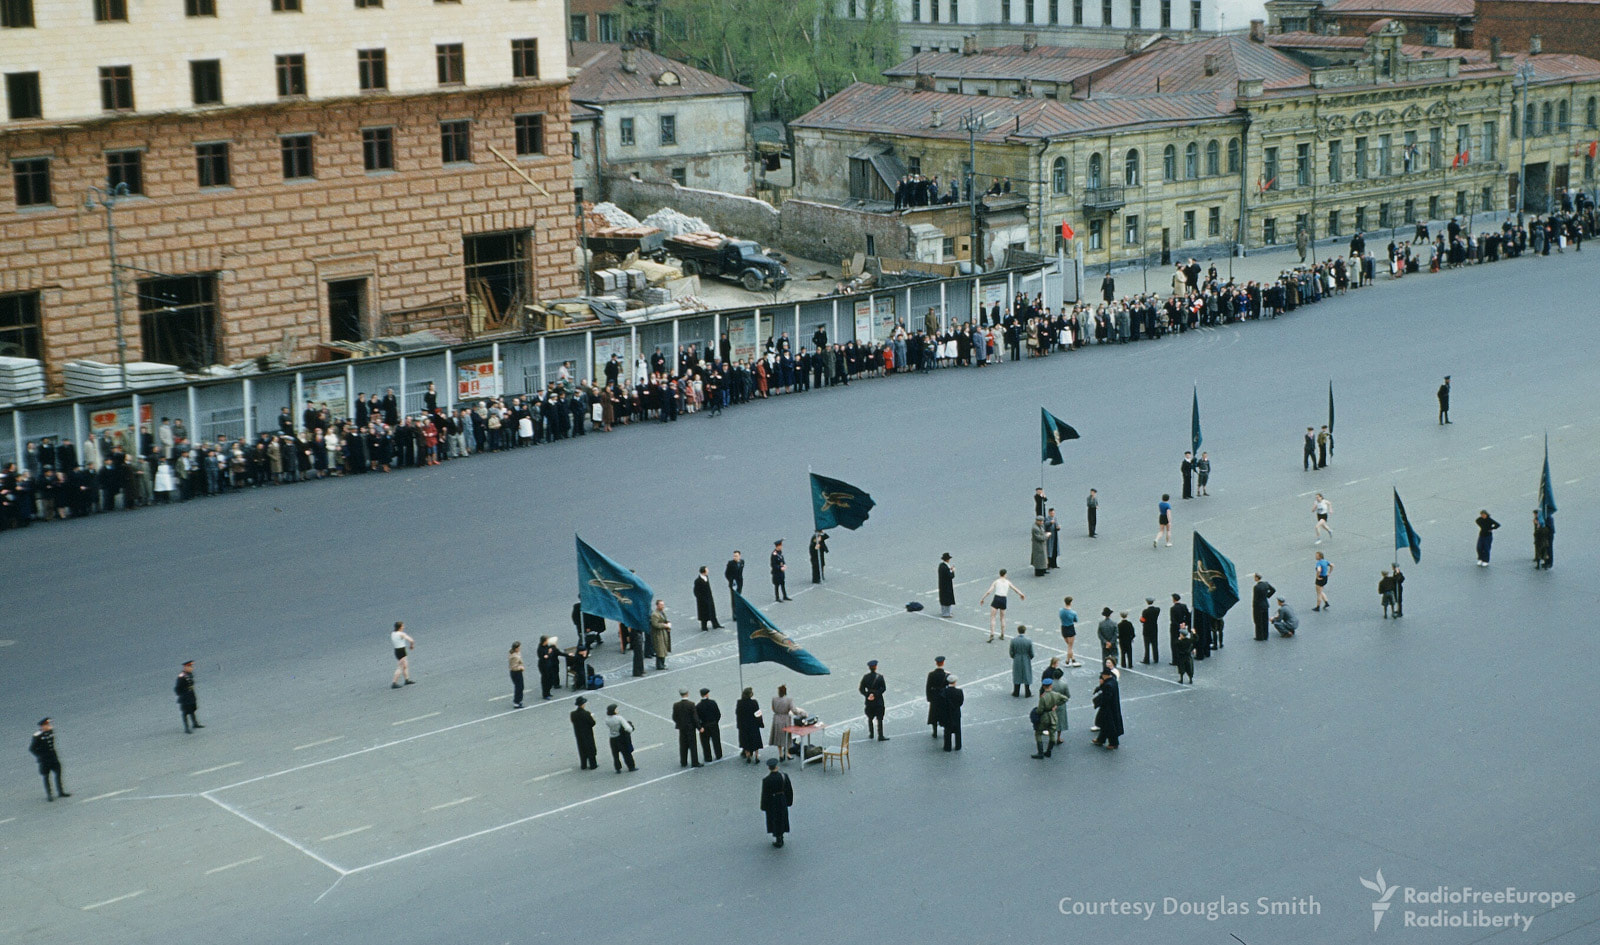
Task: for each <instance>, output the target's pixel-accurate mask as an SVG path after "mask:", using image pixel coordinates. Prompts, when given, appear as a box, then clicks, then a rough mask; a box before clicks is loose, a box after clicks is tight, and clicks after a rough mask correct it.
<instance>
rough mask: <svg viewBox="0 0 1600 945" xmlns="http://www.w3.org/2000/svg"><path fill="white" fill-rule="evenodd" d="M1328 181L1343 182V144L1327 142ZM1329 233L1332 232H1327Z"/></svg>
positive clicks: (1341, 142)
mask: <svg viewBox="0 0 1600 945" xmlns="http://www.w3.org/2000/svg"><path fill="white" fill-rule="evenodd" d="M1328 180H1329V181H1331V182H1333V183H1338V182H1339V181H1341V180H1344V142H1343V141H1329V142H1328ZM1329 232H1330V233H1331V232H1332V231H1329Z"/></svg>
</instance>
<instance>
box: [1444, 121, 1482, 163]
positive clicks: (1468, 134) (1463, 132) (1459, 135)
mask: <svg viewBox="0 0 1600 945" xmlns="http://www.w3.org/2000/svg"><path fill="white" fill-rule="evenodd" d="M1471 154H1472V126H1471V125H1457V126H1456V160H1470V159H1471ZM1462 155H1466V157H1462ZM1482 157H1483V155H1481V154H1480V155H1479V158H1482ZM1451 163H1452V164H1454V163H1456V161H1455V160H1452V161H1451Z"/></svg>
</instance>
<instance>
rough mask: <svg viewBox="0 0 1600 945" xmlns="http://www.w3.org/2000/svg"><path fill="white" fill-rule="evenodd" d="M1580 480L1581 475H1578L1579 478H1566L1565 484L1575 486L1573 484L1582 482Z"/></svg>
mask: <svg viewBox="0 0 1600 945" xmlns="http://www.w3.org/2000/svg"><path fill="white" fill-rule="evenodd" d="M1582 481H1583V478H1582V477H1581V476H1580V477H1579V478H1577V479H1568V480H1567V481H1566V485H1569V486H1575V485H1577V484H1578V483H1580V482H1582Z"/></svg>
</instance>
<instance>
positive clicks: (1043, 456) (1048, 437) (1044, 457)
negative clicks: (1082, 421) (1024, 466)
mask: <svg viewBox="0 0 1600 945" xmlns="http://www.w3.org/2000/svg"><path fill="white" fill-rule="evenodd" d="M1077 438H1078V431H1077V430H1074V429H1072V427H1070V426H1068V425H1067V424H1065V423H1062V422H1061V421H1060V420H1058V419H1056V416H1055V414H1053V413H1051V412H1050V411H1048V410H1046V409H1044V408H1043V407H1040V408H1039V462H1041V463H1043V462H1046V461H1048V462H1049V463H1050V465H1052V466H1060V465H1061V463H1062V459H1061V443H1062V441H1064V440H1076V439H1077Z"/></svg>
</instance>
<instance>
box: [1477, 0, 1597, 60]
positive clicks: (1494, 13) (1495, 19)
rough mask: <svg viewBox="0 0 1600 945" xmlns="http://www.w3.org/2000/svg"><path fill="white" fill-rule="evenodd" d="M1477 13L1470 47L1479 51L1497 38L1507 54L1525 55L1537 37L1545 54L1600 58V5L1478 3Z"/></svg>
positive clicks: (1532, 0) (1522, 0)
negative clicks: (1529, 44)
mask: <svg viewBox="0 0 1600 945" xmlns="http://www.w3.org/2000/svg"><path fill="white" fill-rule="evenodd" d="M1477 11H1478V21H1477V27H1476V28H1475V29H1474V30H1473V32H1472V44H1473V46H1474V47H1476V48H1478V49H1488V48H1489V40H1490V39H1491V38H1493V37H1499V39H1500V42H1501V47H1502V48H1503V49H1504V50H1505V51H1506V52H1508V53H1510V52H1527V51H1528V41H1529V40H1530V39H1532V38H1533V37H1534V36H1535V35H1538V36H1539V37H1540V40H1541V42H1542V44H1543V47H1544V51H1545V52H1547V53H1576V54H1578V55H1580V56H1589V57H1591V58H1600V3H1572V2H1557V3H1540V2H1538V0H1514V2H1512V0H1478V6H1477Z"/></svg>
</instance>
